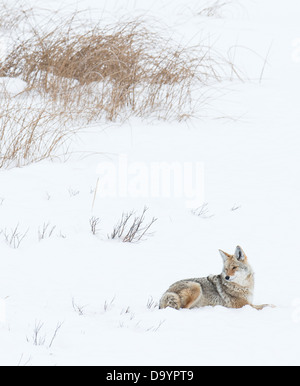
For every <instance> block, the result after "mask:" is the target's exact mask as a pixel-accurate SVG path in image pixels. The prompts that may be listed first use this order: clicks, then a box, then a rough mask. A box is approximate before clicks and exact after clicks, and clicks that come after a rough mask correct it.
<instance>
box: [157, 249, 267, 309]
mask: <svg viewBox="0 0 300 386" xmlns="http://www.w3.org/2000/svg"><path fill="white" fill-rule="evenodd" d="M219 252H220V254H221V256H222V258H223V262H224V267H223V272H222V273H221V274H220V275H210V276H208V277H202V278H196V279H187V280H180V281H177V282H176V283H174V284H172V285H171V287H170V288H169V289H168V290H167V291H166V292H165V293H164V294H163V296H162V298H161V299H160V302H159V308H166V307H172V308H175V309H177V310H178V309H179V308H197V307H204V306H217V305H219V306H224V307H228V308H241V307H243V306H245V305H247V304H248V305H250V306H251V307H253V308H255V309H257V310H262V309H263V308H264V307H267V306H271V307H274V306H273V305H271V304H262V305H258V306H256V305H253V304H252V297H253V288H254V273H253V271H252V268H251V267H250V265H249V263H248V259H247V256H246V255H245V253H244V251H243V250H242V248H241V247H240V246H239V245H238V246H237V247H236V250H235V253H234V255H229V254H228V253H226V252H223V251H221V250H219Z"/></svg>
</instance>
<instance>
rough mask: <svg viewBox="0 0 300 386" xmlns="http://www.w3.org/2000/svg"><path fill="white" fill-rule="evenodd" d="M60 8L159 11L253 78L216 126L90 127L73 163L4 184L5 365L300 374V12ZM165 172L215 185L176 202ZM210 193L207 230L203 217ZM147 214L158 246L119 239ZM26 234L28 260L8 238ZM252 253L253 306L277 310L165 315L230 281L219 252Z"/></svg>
mask: <svg viewBox="0 0 300 386" xmlns="http://www.w3.org/2000/svg"><path fill="white" fill-rule="evenodd" d="M37 3H38V4H39V5H40V6H44V5H46V4H47V2H46V1H39V2H37ZM203 3H204V2H203ZM240 3H241V2H240ZM35 4H36V2H35ZM55 4H60V5H61V4H64V5H65V4H68V7H69V8H68V7H67V8H64V10H65V11H66V10H67V9H72V7H78V8H86V7H88V6H91V7H92V6H93V7H96V8H98V9H99V13H102V14H103V9H105V14H106V15H108V17H112V18H114V17H120V16H121V15H122V14H124V15H126V17H128V15H129V14H142V13H144V14H147V15H149V16H153V17H155V18H156V19H159V20H161V21H162V22H164V23H165V24H166V25H167V26H169V28H170V30H171V31H174V36H175V37H178V39H182V41H184V40H185V39H186V41H187V42H188V41H190V42H194V41H195V40H197V37H199V36H203V35H202V34H203V32H201V31H204V34H207V35H210V36H211V39H212V41H214V44H215V45H216V47H218V49H220V50H224V52H226V51H227V50H228V49H230V47H234V48H232V55H233V56H234V61H235V62H236V63H237V64H238V65H239V64H240V66H241V67H242V68H243V69H244V71H245V73H247V75H248V77H249V78H251V80H246V81H245V82H243V83H241V82H239V83H238V82H236V83H235V84H231V85H230V88H226V89H224V96H223V97H222V98H221V99H220V100H218V101H215V102H214V103H213V104H212V106H211V108H210V110H209V111H207V112H206V115H207V117H204V118H203V119H192V120H191V121H189V122H188V124H187V123H174V122H173V123H167V122H151V123H146V122H143V121H141V120H139V119H131V120H130V121H129V122H127V123H123V124H121V125H119V124H107V125H103V124H101V125H99V126H98V127H95V126H93V127H90V128H85V129H84V130H83V132H82V133H81V134H79V135H78V136H77V137H76V139H75V140H74V142H73V143H72V147H71V150H72V152H73V153H72V155H71V156H70V158H69V159H68V160H67V161H66V162H59V161H56V162H50V161H43V162H40V163H38V164H33V165H30V166H26V167H23V168H14V169H10V170H1V172H0V230H2V233H1V234H0V298H1V301H0V341H1V347H0V364H1V365H186V366H188V365H299V364H300V333H299V331H300V280H299V273H298V271H299V269H300V246H299V230H300V227H299V225H300V224H299V219H300V217H299V215H300V203H299V197H300V182H299V172H300V162H299V161H300V152H299V145H300V133H299V128H300V126H299V122H300V109H299V97H300V26H299V20H298V14H299V12H300V5H299V2H298V1H296V0H290V1H289V4H288V7H287V4H286V3H285V2H283V1H282V0H275V1H274V0H273V1H270V0H264V1H258V0H257V1H245V2H243V6H240V5H239V6H234V7H232V6H230V7H229V8H227V10H224V12H223V13H221V15H219V17H206V16H201V15H198V14H197V10H198V9H199V1H191V2H189V5H186V2H185V1H182V0H176V1H167V0H166V1H154V2H152V5H151V6H150V5H149V4H150V3H149V1H144V0H137V1H129V0H128V1H126V2H124V1H122V2H121V1H112V2H107V1H94V2H93V1H92V0H90V1H85V2H79V3H78V4H76V6H75V5H74V4H73V3H72V2H71V1H70V2H68V1H57V2H51V6H52V7H54V6H55ZM66 12H67V11H66ZM95 15H96V13H95ZM95 17H96V16H95ZM265 59H266V63H265ZM261 76H262V77H261ZM260 78H261V79H260ZM0 84H1V87H4V86H3V85H6V86H5V87H6V91H7V89H9V88H10V87H11V92H12V93H14V92H15V89H16V88H18V87H23V86H22V83H20V84H18V83H17V82H11V81H7V80H2V81H1V82H0ZM159 163H165V164H166V165H169V166H174V165H175V166H176V167H177V168H178V169H176V170H178V175H179V176H180V175H181V176H182V177H183V178H184V176H186V174H187V169H184V165H187V168H188V167H190V168H192V169H191V170H193V171H195V170H196V168H197V167H198V168H199V174H200V176H201V178H200V179H199V181H198V182H197V181H196V180H195V179H194V180H193V185H192V186H191V187H190V189H187V190H188V191H186V192H185V193H187V195H188V196H184V195H183V194H182V193H184V192H179V193H180V194H179V193H178V191H177V190H176V187H175V186H174V185H172V183H171V185H170V191H165V192H162V191H161V189H163V188H162V186H163V182H162V181H158V180H157V179H156V177H155V172H154V171H155V170H156V169H155V167H157V165H158V164H159ZM153 170H154V171H153ZM108 172H109V173H110V174H109V175H108ZM114 172H115V178H116V179H113V177H111V175H113V176H114V174H112V173H114ZM180 173H181V174H180ZM108 176H109V178H112V179H111V180H110V179H109V178H108ZM153 176H154V177H153ZM122 178H123V180H120V179H122ZM126 178H127V182H126V180H125V179H126ZM105 181H106V182H105ZM114 182H116V183H118V185H117V186H118V189H117V190H115V191H114V192H115V196H113V195H112V194H110V197H105V194H104V193H105V192H106V193H109V192H108V191H107V189H108V186H109V183H112V184H113V183H114ZM105 183H106V185H105ZM107 184H108V185H107ZM112 186H114V185H112ZM153 186H155V189H154V188H153ZM181 187H182V185H181ZM151 188H152V189H151ZM198 188H199V189H198ZM202 188H203V192H202ZM105 189H106V190H105ZM120 189H121V190H120ZM153 189H154V190H153ZM193 189H194V190H193ZM197 189H198V190H197ZM179 190H180V189H179ZM157 191H158V192H159V193H161V194H155V193H157ZM195 191H196V192H197V193H198V196H199V197H200V198H202V200H203V203H207V205H206V206H205V210H206V211H207V212H206V213H204V215H202V216H196V215H195V214H193V213H192V212H191V206H192V207H193V205H191V200H192V199H194V198H195V196H194V193H195ZM110 193H112V192H110ZM162 193H164V194H162ZM176 194H177V195H178V196H180V197H176ZM144 206H147V207H149V210H148V212H147V213H146V220H148V221H150V220H151V218H152V217H156V218H157V221H156V222H155V223H154V224H153V226H152V228H151V231H153V232H154V234H153V235H151V236H149V237H147V238H146V240H144V241H142V242H140V243H122V242H119V241H117V240H110V239H108V237H107V235H108V234H110V233H111V232H112V229H113V226H114V225H115V224H116V223H117V222H118V220H119V219H120V217H121V215H122V212H126V211H130V210H136V212H137V213H141V211H142V209H143V207H144ZM198 206H199V205H198ZM92 217H95V218H99V223H98V225H97V232H96V234H95V235H94V234H92V232H91V227H90V223H89V221H90V219H91V218H92ZM14 229H17V232H18V233H19V237H20V239H21V238H22V237H23V236H24V238H23V239H22V240H21V242H20V245H19V246H18V248H13V246H14V245H9V243H8V242H7V240H5V235H6V238H7V239H8V241H9V239H10V236H11V235H12V233H11V232H12V230H14ZM43 229H44V236H43V237H42V236H41V233H43ZM16 241H17V240H16ZM237 244H239V245H241V246H242V247H243V249H244V250H245V252H246V254H247V255H248V258H249V261H250V263H251V265H252V267H253V269H254V271H255V273H256V276H255V277H256V286H255V293H254V304H261V303H273V304H275V305H276V306H277V307H276V308H274V309H273V308H265V309H264V310H262V311H256V310H254V309H252V308H250V307H248V306H247V307H244V308H242V309H239V310H232V309H226V308H222V307H214V308H212V307H207V308H203V309H193V310H180V311H175V310H173V309H165V310H159V309H158V308H157V306H155V305H156V303H157V302H158V300H159V298H160V296H161V295H162V293H163V292H164V291H165V290H166V289H167V287H168V286H169V285H170V284H171V283H173V282H175V281H176V280H179V279H184V278H189V277H197V276H198V277H201V276H206V275H208V274H211V273H214V274H217V273H219V272H220V271H221V269H222V260H221V258H220V256H219V253H218V249H219V248H221V249H223V250H225V251H227V252H229V253H233V251H234V249H235V246H236V245H237Z"/></svg>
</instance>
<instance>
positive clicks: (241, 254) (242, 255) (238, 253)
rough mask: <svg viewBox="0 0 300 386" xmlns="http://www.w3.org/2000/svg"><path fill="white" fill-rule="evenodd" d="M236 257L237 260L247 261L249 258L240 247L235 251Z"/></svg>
mask: <svg viewBox="0 0 300 386" xmlns="http://www.w3.org/2000/svg"><path fill="white" fill-rule="evenodd" d="M234 256H235V257H236V259H237V260H241V261H243V260H246V259H247V256H246V255H245V252H244V251H243V250H242V248H241V247H240V246H239V245H238V246H237V247H236V249H235V252H234Z"/></svg>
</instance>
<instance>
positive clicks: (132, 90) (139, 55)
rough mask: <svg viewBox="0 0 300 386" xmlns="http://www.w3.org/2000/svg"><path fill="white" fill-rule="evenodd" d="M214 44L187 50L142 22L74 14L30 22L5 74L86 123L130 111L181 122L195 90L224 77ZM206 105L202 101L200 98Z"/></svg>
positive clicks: (195, 101)
mask: <svg viewBox="0 0 300 386" xmlns="http://www.w3.org/2000/svg"><path fill="white" fill-rule="evenodd" d="M227 67H228V69H229V67H230V68H231V66H228V63H227V62H226V61H225V60H224V59H223V58H220V57H219V56H218V55H216V53H213V51H212V49H211V47H207V46H205V45H199V46H197V47H183V46H181V45H178V44H176V43H175V42H173V41H172V40H171V39H169V38H165V37H163V34H162V35H160V34H158V33H155V32H152V31H150V30H149V28H148V26H147V25H146V23H145V22H143V21H142V20H140V19H139V18H138V19H135V20H131V21H127V22H118V23H116V24H114V25H108V26H102V25H101V24H96V25H90V26H89V27H88V28H86V27H85V26H84V25H83V22H82V23H81V22H80V20H78V15H77V14H74V15H72V16H70V17H69V18H68V19H67V20H66V19H64V20H63V21H61V22H60V23H59V24H55V25H54V26H50V25H46V26H44V27H43V28H37V27H36V26H32V28H31V33H30V36H29V37H28V38H27V39H21V40H20V41H19V42H18V43H16V44H14V45H13V47H11V49H10V50H9V53H8V55H7V57H6V59H5V60H4V61H3V62H2V63H1V66H0V76H12V77H16V76H19V77H21V78H22V79H23V80H25V81H26V82H28V84H29V89H34V90H37V91H39V92H40V93H42V94H44V95H45V94H46V95H47V96H48V97H50V98H51V100H52V101H54V102H55V103H60V104H61V105H63V106H64V108H65V109H69V110H70V111H72V112H76V113H78V115H80V116H81V118H83V119H84V120H85V121H86V122H91V121H93V120H95V119H100V118H103V117H104V118H106V119H108V120H116V119H117V118H121V119H124V118H127V117H128V116H130V115H135V116H139V117H142V118H145V117H155V118H159V119H177V120H182V119H184V118H187V117H189V116H190V115H192V114H194V113H195V108H196V106H198V102H199V99H197V98H196V97H195V95H194V90H195V89H198V88H199V87H200V86H204V85H211V84H215V83H216V82H220V81H222V80H223V79H224V77H225V72H226V69H227ZM200 102H201V101H200Z"/></svg>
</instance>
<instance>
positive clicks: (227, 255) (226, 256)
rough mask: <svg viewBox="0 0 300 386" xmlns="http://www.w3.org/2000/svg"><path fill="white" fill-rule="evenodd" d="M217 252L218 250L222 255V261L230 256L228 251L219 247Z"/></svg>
mask: <svg viewBox="0 0 300 386" xmlns="http://www.w3.org/2000/svg"><path fill="white" fill-rule="evenodd" d="M219 252H220V255H221V256H222V259H223V261H226V260H227V259H228V257H230V255H229V254H228V253H226V252H224V251H222V250H221V249H219Z"/></svg>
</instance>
